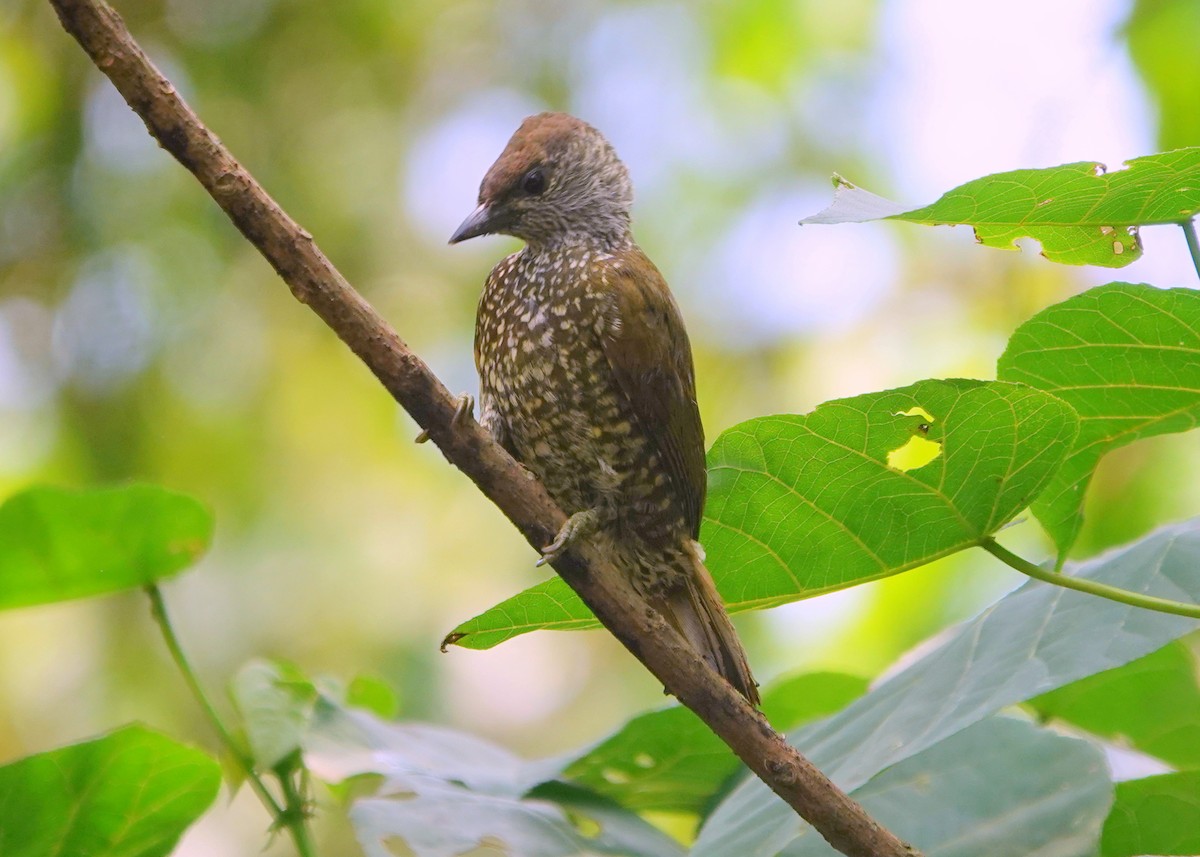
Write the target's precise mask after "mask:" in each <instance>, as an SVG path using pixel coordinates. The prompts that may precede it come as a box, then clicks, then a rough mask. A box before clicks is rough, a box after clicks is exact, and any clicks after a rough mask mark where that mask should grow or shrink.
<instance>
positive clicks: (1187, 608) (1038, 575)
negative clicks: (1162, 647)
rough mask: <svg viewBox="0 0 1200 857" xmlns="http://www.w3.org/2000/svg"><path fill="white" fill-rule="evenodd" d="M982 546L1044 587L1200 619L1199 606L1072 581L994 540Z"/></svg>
mask: <svg viewBox="0 0 1200 857" xmlns="http://www.w3.org/2000/svg"><path fill="white" fill-rule="evenodd" d="M979 546H980V547H981V548H983V549H984V550H985V551H987V552H988V553H990V554H991V555H992V556H994V557H996V559H998V560H1000V561H1001V562H1002V563H1004V564H1005V565H1007V566H1010V567H1011V568H1015V569H1016V570H1017V571H1019V572H1021V574H1027V575H1029V576H1030V577H1032V578H1034V579H1035V580H1041V581H1043V582H1045V583H1051V584H1054V585H1055V586H1061V587H1063V588H1064V589H1074V590H1075V591H1077V592H1086V593H1088V594H1089V595H1098V596H1100V597H1101V598H1107V599H1108V600H1109V601H1119V602H1120V603H1122V604H1128V605H1130V606H1131V607H1141V608H1143V609H1146V610H1155V611H1157V612H1159V613H1171V614H1174V615H1176V616H1187V617H1188V618H1191V619H1200V605H1197V604H1186V603H1184V602H1183V601H1171V600H1170V599H1168V598H1156V597H1155V596H1153V595H1143V594H1142V593H1140V592H1130V591H1129V590H1128V589H1118V588H1116V587H1115V586H1106V585H1105V584H1103V583H1097V582H1096V581H1094V580H1087V579H1085V578H1082V577H1071V576H1070V575H1066V574H1062V573H1061V572H1057V571H1049V570H1047V569H1045V568H1042V567H1041V566H1040V565H1034V564H1033V563H1032V562H1030V561H1029V560H1027V559H1025V558H1024V557H1020V556H1017V555H1016V554H1015V553H1013V552H1012V551H1010V550H1009V549H1008V548H1006V547H1004V546H1003V545H1001V544H999V543H998V542H997V541H996V540H995V539H990V538H988V539H984V540H983V541H981V542H980V543H979Z"/></svg>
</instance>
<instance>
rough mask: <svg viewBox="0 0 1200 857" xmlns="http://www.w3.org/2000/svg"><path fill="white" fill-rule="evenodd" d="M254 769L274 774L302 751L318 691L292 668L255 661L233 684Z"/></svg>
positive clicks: (248, 665) (232, 690)
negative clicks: (280, 766)
mask: <svg viewBox="0 0 1200 857" xmlns="http://www.w3.org/2000/svg"><path fill="white" fill-rule="evenodd" d="M230 692H231V694H232V695H233V701H234V703H235V704H236V705H237V708H238V711H239V712H240V713H241V715H242V721H243V723H244V725H245V730H246V738H247V740H248V741H249V743H250V753H251V755H252V756H253V757H254V761H255V763H256V764H255V766H256V767H257V768H259V769H261V770H274V769H275V768H276V767H277V766H279V765H280V764H282V763H284V762H285V761H286V760H288V759H289V757H292V756H293V755H294V754H296V753H297V752H298V751H299V750H300V745H301V739H302V738H303V736H304V731H305V729H306V728H307V726H308V721H309V718H310V717H311V715H312V708H313V704H314V703H315V702H316V699H317V690H316V688H315V687H314V686H313V683H312V682H311V681H309V679H308V678H306V677H305V676H304V675H303V673H301V672H300V670H298V669H297V668H296V667H294V666H292V665H291V664H283V663H275V662H271V661H265V660H253V661H250V662H249V663H247V664H246V665H245V666H243V667H242V668H241V669H240V670H238V673H237V675H236V676H234V678H233V681H232V682H231V684H230Z"/></svg>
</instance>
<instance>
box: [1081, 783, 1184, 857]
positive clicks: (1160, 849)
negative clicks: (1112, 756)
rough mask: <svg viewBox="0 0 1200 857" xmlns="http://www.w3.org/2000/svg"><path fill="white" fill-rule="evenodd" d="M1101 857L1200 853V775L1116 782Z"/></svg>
mask: <svg viewBox="0 0 1200 857" xmlns="http://www.w3.org/2000/svg"><path fill="white" fill-rule="evenodd" d="M1100 853H1101V855H1102V857H1137V855H1141V854H1159V855H1163V856H1164V857H1166V855H1193V854H1200V771H1180V772H1178V773H1173V774H1162V775H1160V776H1157V777H1147V778H1146V779H1144V780H1129V781H1128V782H1124V783H1117V797H1116V803H1115V804H1114V805H1113V809H1112V813H1111V814H1110V815H1109V817H1108V822H1107V823H1106V824H1105V825H1104V837H1103V839H1102V840H1101V849H1100Z"/></svg>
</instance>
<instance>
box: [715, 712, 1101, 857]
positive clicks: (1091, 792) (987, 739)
mask: <svg viewBox="0 0 1200 857" xmlns="http://www.w3.org/2000/svg"><path fill="white" fill-rule="evenodd" d="M1112 792H1113V789H1112V783H1110V782H1109V780H1108V771H1107V768H1106V767H1105V764H1104V755H1103V754H1102V753H1101V752H1100V750H1099V749H1097V748H1096V747H1094V746H1092V745H1091V744H1089V743H1088V742H1086V741H1080V740H1078V739H1075V738H1065V737H1063V736H1061V735H1056V734H1054V733H1053V732H1050V731H1048V730H1044V729H1038V728H1037V727H1035V726H1033V725H1032V724H1030V723H1026V722H1024V721H1021V720H1013V719H1011V718H1007V717H989V718H988V719H987V720H984V721H982V722H980V723H976V724H975V725H974V726H971V727H969V728H968V729H964V730H963V731H962V732H960V733H958V734H957V735H954V736H953V737H951V738H948V739H946V740H945V741H942V742H941V743H940V744H935V745H934V746H932V747H930V748H929V749H928V750H925V751H924V752H922V753H919V754H917V755H916V756H913V757H912V758H910V759H906V760H904V761H903V762H901V763H899V764H898V765H896V766H895V767H893V768H889V769H888V770H886V771H884V772H883V773H881V774H879V775H878V776H877V777H875V778H874V779H872V780H871V781H870V782H869V783H867V784H866V785H865V786H863V787H862V788H860V789H858V790H857V791H855V792H854V798H855V800H857V801H859V802H860V803H861V804H862V805H863V807H864V808H865V809H866V810H867V812H868V813H870V815H871V816H872V817H873V818H875V819H876V820H877V821H879V823H880V824H882V825H883V826H885V827H887V828H888V829H889V830H891V831H892V832H893V833H895V834H896V835H897V836H899V837H900V838H901V839H903V840H904V841H906V842H909V843H911V844H912V845H914V846H916V847H917V848H919V849H921V852H922V853H923V854H924V855H926V857H980V855H987V857H1029V855H1033V854H1037V855H1051V854H1052V855H1055V857H1093V855H1094V854H1095V853H1096V840H1097V838H1098V837H1099V836H1100V830H1101V827H1102V825H1103V824H1104V818H1105V816H1106V815H1108V811H1109V806H1110V805H1111V804H1112V799H1113V797H1112ZM711 853H715V852H711ZM721 853H723V854H724V855H727V857H734V855H739V854H744V853H746V852H740V851H725V852H721ZM787 854H788V857H836V855H837V852H836V851H834V850H833V849H832V848H830V847H829V845H828V844H827V843H826V842H825V840H823V839H822V838H821V837H820V835H819V834H818V833H817V832H816V831H814V830H813V829H812V828H811V827H810V828H807V829H806V830H805V831H804V833H803V834H802V835H801V836H800V837H799V838H798V839H797V840H796V842H795V843H794V844H793V845H792V846H790V847H789V848H788V850H787Z"/></svg>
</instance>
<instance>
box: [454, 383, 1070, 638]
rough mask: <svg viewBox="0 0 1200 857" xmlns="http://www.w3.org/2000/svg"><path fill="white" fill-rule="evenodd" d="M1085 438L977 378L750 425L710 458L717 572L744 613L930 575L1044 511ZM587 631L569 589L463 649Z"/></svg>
mask: <svg viewBox="0 0 1200 857" xmlns="http://www.w3.org/2000/svg"><path fill="white" fill-rule="evenodd" d="M1077 430H1078V419H1077V417H1076V416H1075V414H1074V412H1073V411H1072V410H1071V408H1069V407H1068V406H1067V405H1065V404H1064V403H1063V402H1061V401H1060V400H1059V399H1057V398H1055V397H1053V396H1049V395H1046V394H1045V393H1041V392H1039V391H1037V390H1033V389H1030V388H1029V387H1025V386H1021V385H1016V384H1005V383H1000V382H985V381H969V380H949V381H921V382H918V383H916V384H914V385H912V386H910V387H905V388H902V389H899V390H890V391H887V392H883V393H870V394H867V395H863V396H856V397H854V398H851V399H839V400H836V401H832V402H826V403H825V404H823V405H821V406H819V407H818V408H817V409H816V410H815V411H813V412H812V413H811V414H808V415H805V416H794V415H781V416H772V417H761V418H758V419H754V420H750V421H748V422H745V423H742V424H740V425H737V426H734V427H733V428H731V429H729V430H728V431H726V432H725V433H723V434H722V435H721V436H720V437H719V438H718V439H717V442H716V444H714V445H713V448H712V450H711V452H710V453H709V456H708V464H709V495H708V504H707V506H706V507H705V512H704V524H703V528H702V530H701V534H700V535H701V539H702V541H703V542H704V546H705V548H706V549H707V552H708V560H707V563H708V567H709V569H710V570H711V571H712V574H713V579H714V580H715V581H716V584H717V588H718V589H719V590H720V592H721V597H722V598H723V599H724V601H725V604H726V606H727V607H728V609H729V611H730V612H737V611H740V610H753V609H758V608H763V607H774V606H777V605H779V604H786V603H788V602H789V601H795V600H797V599H800V598H809V597H812V596H814V595H820V594H822V593H825V592H832V591H834V590H837V589H844V588H846V587H847V586H853V585H855V584H858V583H864V582H866V581H869V580H878V579H879V578H882V577H887V576H889V575H893V574H898V573H900V572H902V571H907V570H908V569H911V568H916V567H917V566H920V565H923V564H925V563H927V562H931V561H933V560H935V559H938V558H940V557H943V556H946V555H948V554H951V553H954V552H956V551H959V550H962V549H964V548H967V547H971V546H972V545H975V544H978V543H979V540H980V539H982V538H983V537H985V536H987V535H989V534H991V533H994V532H995V531H996V530H997V529H999V528H1000V527H1002V526H1004V524H1005V523H1007V522H1008V521H1010V520H1011V519H1012V518H1013V517H1014V516H1015V515H1016V514H1017V513H1018V512H1020V511H1021V510H1022V509H1024V508H1025V507H1026V506H1027V505H1029V503H1030V501H1031V500H1032V499H1033V498H1034V497H1036V496H1037V495H1038V493H1039V492H1040V491H1041V490H1042V488H1043V486H1044V485H1045V484H1046V483H1047V481H1048V480H1049V479H1050V477H1051V476H1052V475H1053V473H1054V471H1055V470H1056V469H1057V468H1058V466H1059V464H1060V463H1061V461H1062V458H1063V456H1064V455H1065V454H1066V451H1067V449H1068V448H1069V446H1070V444H1071V442H1072V441H1073V440H1074V438H1075V434H1076V432H1077ZM930 456H932V458H930ZM583 627H596V623H595V620H594V619H592V618H591V616H590V614H589V613H588V611H587V609H586V608H585V607H584V606H583V604H582V603H581V602H580V601H579V600H578V598H577V597H576V596H575V595H574V593H572V592H571V591H570V589H569V588H568V587H567V586H566V584H565V583H563V582H562V581H561V580H558V579H557V578H555V579H553V580H550V581H546V582H545V583H542V584H540V585H539V586H537V587H534V588H533V589H531V590H526V591H525V592H523V593H521V594H520V595H517V596H514V597H513V598H510V599H508V600H507V601H505V602H503V603H501V604H499V605H497V606H496V607H493V608H492V609H491V610H488V611H487V612H486V613H484V614H482V615H480V616H477V617H475V618H474V619H471V620H469V621H468V622H466V623H464V624H463V625H460V626H459V627H458V628H456V629H455V630H454V632H453V633H452V634H451V635H450V637H448V638H447V641H448V642H451V643H458V644H459V645H463V646H468V647H471V648H488V647H489V646H494V645H496V644H497V643H500V642H503V641H504V640H507V639H509V638H510V637H513V636H516V635H517V634H522V633H525V632H526V631H532V630H536V629H539V628H551V629H556V630H563V629H572V628H583Z"/></svg>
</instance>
